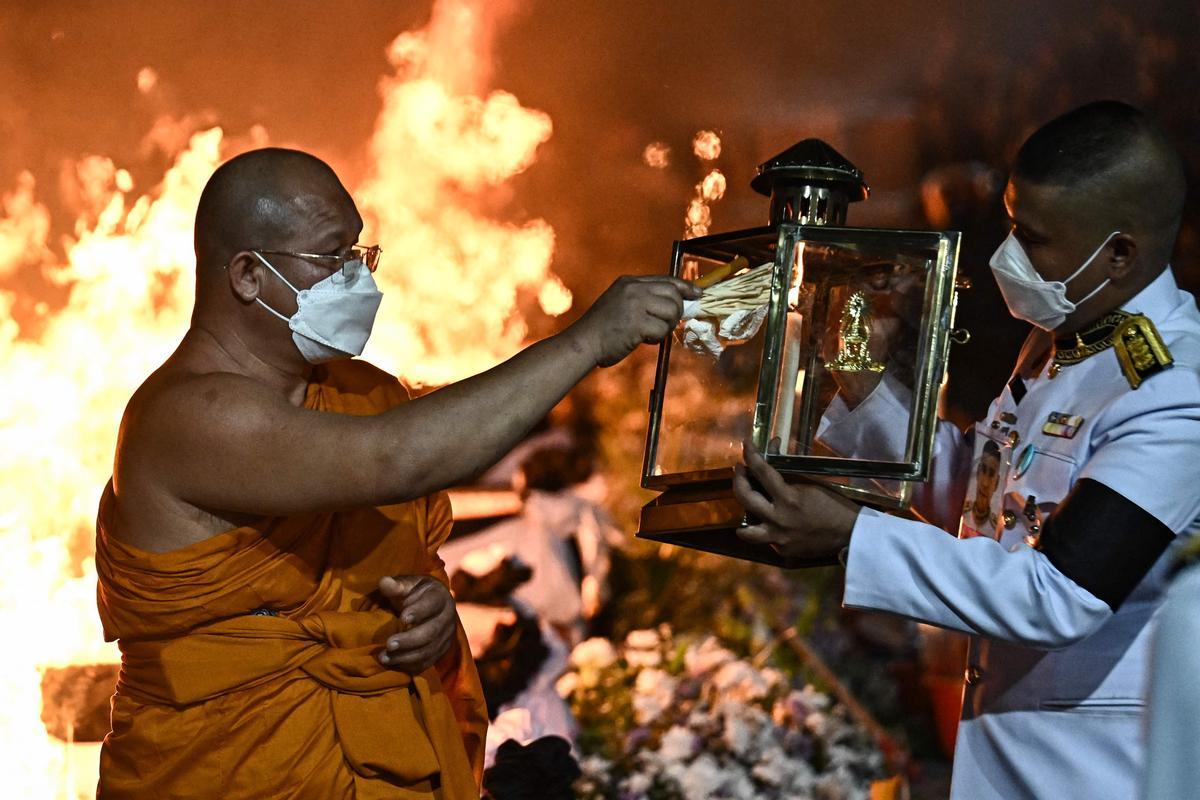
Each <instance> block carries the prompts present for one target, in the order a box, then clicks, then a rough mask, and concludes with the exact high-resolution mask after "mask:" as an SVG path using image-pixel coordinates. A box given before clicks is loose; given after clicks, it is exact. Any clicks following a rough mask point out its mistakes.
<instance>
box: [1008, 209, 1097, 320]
mask: <svg viewBox="0 0 1200 800" xmlns="http://www.w3.org/2000/svg"><path fill="white" fill-rule="evenodd" d="M1118 233H1120V231H1113V232H1112V233H1110V234H1109V235H1108V236H1107V237H1106V238H1105V239H1104V242H1103V243H1102V244H1101V245H1100V246H1099V247H1097V248H1096V252H1094V253H1092V254H1091V256H1089V257H1088V259H1087V261H1084V262H1083V266H1081V267H1080V268H1079V269H1077V270H1075V271H1074V272H1073V273H1071V275H1070V276H1069V277H1068V278H1067V279H1066V280H1065V281H1047V280H1043V279H1042V276H1040V275H1038V273H1037V270H1036V269H1034V268H1033V263H1032V262H1031V261H1030V260H1029V256H1028V255H1027V254H1026V253H1025V248H1024V247H1021V243H1020V242H1019V241H1017V237H1016V236H1015V235H1014V234H1013V233H1009V234H1008V237H1007V238H1006V239H1005V240H1004V241H1003V242H1001V243H1000V246H999V247H997V248H996V252H995V253H993V254H992V260H991V261H990V262H988V264H989V266H991V268H992V274H993V275H995V276H996V283H997V284H998V285H999V286H1000V294H1002V295H1004V303H1005V305H1007V306H1008V313H1010V314H1012V315H1013V316H1014V317H1016V318H1017V319H1023V320H1025V321H1026V322H1031V323H1033V324H1034V325H1036V326H1038V327H1039V328H1042V329H1043V330H1047V331H1052V330H1054V329H1055V328H1057V327H1058V326H1059V325H1062V324H1063V322H1065V321H1066V319H1067V315H1068V314H1070V313H1071V312H1072V311H1074V310H1075V309H1076V308H1078V307H1079V306H1081V305H1083V304H1084V303H1086V302H1087V301H1088V300H1091V299H1092V297H1094V296H1095V295H1096V293H1097V292H1099V291H1100V290H1101V289H1103V288H1104V287H1105V286H1107V285H1108V282H1109V281H1110V280H1111V278H1106V279H1105V280H1104V282H1103V283H1101V284H1100V285H1099V286H1097V287H1096V288H1095V289H1093V290H1092V291H1091V292H1089V293H1088V295H1087V297H1084V298H1082V299H1081V300H1079V301H1078V302H1075V303H1072V302H1071V301H1070V300H1068V299H1067V284H1068V283H1070V282H1071V281H1072V280H1074V279H1075V277H1076V276H1077V275H1079V273H1081V272H1083V271H1084V270H1085V269H1087V268H1088V266H1089V265H1090V264H1091V263H1092V262H1093V261H1094V260H1095V259H1096V256H1098V255H1100V251H1102V250H1103V249H1104V248H1105V247H1106V246H1108V243H1109V241H1111V240H1112V237H1114V236H1116V235H1117V234H1118Z"/></svg>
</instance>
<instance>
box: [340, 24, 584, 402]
mask: <svg viewBox="0 0 1200 800" xmlns="http://www.w3.org/2000/svg"><path fill="white" fill-rule="evenodd" d="M484 10H485V9H484V4H482V3H480V4H479V5H478V7H477V6H476V4H474V3H467V2H462V0H454V2H442V3H439V4H437V5H436V6H435V8H434V12H433V18H432V19H431V21H430V24H429V26H428V28H426V29H425V30H423V31H419V32H416V33H405V34H402V35H401V36H400V37H399V38H397V39H396V41H395V42H393V43H392V47H391V49H390V52H389V54H388V55H389V59H390V60H391V63H392V66H393V67H394V68H395V70H396V71H395V74H394V75H392V76H389V77H388V78H386V79H385V80H384V82H383V94H384V106H383V111H382V113H381V114H380V117H379V120H378V123H377V125H376V128H375V135H374V138H373V139H372V141H371V152H372V155H373V156H374V165H375V169H374V171H373V173H372V174H371V176H370V177H369V178H368V179H367V181H366V183H365V185H363V186H362V187H360V189H359V191H358V192H357V193H356V195H357V197H358V198H359V200H360V203H361V207H362V209H363V212H364V214H365V215H366V216H368V217H369V218H370V220H371V222H372V224H371V226H370V228H369V230H368V232H367V233H366V234H365V235H366V236H368V237H376V238H378V239H379V241H380V243H381V244H382V245H383V248H384V254H385V255H384V258H385V259H387V260H386V261H385V262H384V264H385V268H384V269H381V270H380V272H379V275H378V278H379V282H380V284H381V287H382V288H383V291H384V293H385V299H384V305H383V307H382V308H383V310H382V312H381V318H380V320H379V322H378V323H377V331H378V332H377V333H376V335H375V337H374V338H373V340H372V343H371V345H370V346H369V348H368V351H367V353H366V354H365V355H366V357H367V358H369V359H371V360H372V361H374V362H375V363H378V364H380V365H381V366H383V367H385V368H390V369H391V370H392V371H393V372H396V373H398V374H402V375H404V376H405V377H407V378H408V379H409V380H410V381H412V382H414V383H418V384H432V385H437V384H443V383H448V382H450V381H454V380H457V379H460V378H464V377H466V376H468V375H473V374H475V373H478V372H480V371H482V370H484V369H487V368H489V367H491V366H493V365H495V364H496V363H497V362H498V361H501V360H502V359H504V358H506V357H508V356H510V355H512V354H513V353H515V352H516V351H517V350H518V349H519V348H520V347H521V345H522V344H523V343H524V341H525V339H526V336H527V333H528V332H527V329H526V327H525V324H524V321H523V319H522V318H521V316H520V315H519V314H517V313H515V312H516V311H517V308H518V305H519V301H520V299H521V297H522V295H523V294H524V295H527V296H532V297H533V298H535V299H536V300H537V302H538V303H539V304H540V306H541V309H542V311H543V312H545V313H547V314H551V315H558V314H561V313H563V312H565V311H566V310H567V309H569V308H570V306H571V295H570V292H569V291H568V290H567V289H566V287H565V286H563V285H562V283H561V282H559V280H558V279H557V278H556V277H555V276H554V275H553V273H551V272H550V260H551V257H552V256H553V254H554V230H553V229H552V228H551V227H550V225H549V224H547V223H546V222H545V221H544V220H534V221H532V222H527V223H525V224H522V225H514V224H509V223H505V222H499V221H496V220H492V219H488V218H487V217H485V216H484V215H483V213H482V212H481V211H480V210H479V209H478V206H479V205H481V204H482V201H484V200H486V199H487V198H488V197H489V196H491V195H492V194H493V193H494V191H495V189H496V187H498V186H500V185H501V184H503V183H504V182H505V181H506V180H508V179H509V178H511V177H512V176H513V175H516V174H518V173H520V172H522V171H524V170H525V169H527V168H528V167H529V165H530V164H532V163H533V160H534V157H535V153H536V151H537V148H538V146H539V145H541V144H542V143H543V142H544V141H546V140H547V139H548V138H549V137H550V133H551V130H552V125H551V122H550V118H549V117H548V116H547V115H546V114H543V113H542V112H540V111H534V110H530V109H526V108H524V107H522V106H521V104H520V103H519V102H518V100H517V98H515V97H514V96H512V95H511V94H509V93H507V92H502V91H493V92H490V93H489V94H487V95H486V96H483V95H482V88H483V87H482V77H483V76H485V75H486V69H487V65H486V63H484V62H482V61H480V60H479V58H478V56H477V54H478V53H479V52H481V48H480V41H479V40H480V38H481V37H486V35H487V32H486V30H484V28H485V23H486V21H487V20H486V16H485V13H484Z"/></svg>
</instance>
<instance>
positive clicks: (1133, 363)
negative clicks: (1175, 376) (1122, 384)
mask: <svg viewBox="0 0 1200 800" xmlns="http://www.w3.org/2000/svg"><path fill="white" fill-rule="evenodd" d="M1113 349H1114V350H1116V351H1117V361H1119V362H1120V364H1121V371H1122V372H1124V373H1125V379H1126V380H1127V381H1129V387H1130V388H1131V389H1136V388H1138V387H1139V386H1141V385H1142V381H1144V380H1145V379H1146V378H1148V377H1150V376H1151V375H1153V374H1154V373H1156V372H1162V371H1163V370H1164V369H1166V368H1167V367H1169V366H1171V364H1173V363H1174V359H1173V358H1171V353H1170V351H1169V350H1167V345H1166V343H1164V342H1163V339H1162V336H1161V335H1160V334H1159V332H1158V328H1155V327H1154V323H1153V322H1151V321H1150V320H1149V319H1148V318H1146V317H1144V316H1142V315H1141V314H1136V315H1134V316H1132V317H1129V318H1128V319H1126V320H1125V321H1124V322H1122V323H1121V324H1120V325H1118V326H1117V329H1116V330H1115V331H1114V332H1113Z"/></svg>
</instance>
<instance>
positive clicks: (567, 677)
mask: <svg viewBox="0 0 1200 800" xmlns="http://www.w3.org/2000/svg"><path fill="white" fill-rule="evenodd" d="M578 688H579V673H577V672H565V673H563V676H562V677H561V678H559V679H558V681H557V682H556V683H555V684H554V690H555V691H556V692H558V696H559V697H562V698H564V699H566V698H568V697H570V696H571V695H573V694H575V690H576V689H578Z"/></svg>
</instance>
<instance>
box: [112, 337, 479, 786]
mask: <svg viewBox="0 0 1200 800" xmlns="http://www.w3.org/2000/svg"><path fill="white" fill-rule="evenodd" d="M314 380H315V382H314V383H312V384H310V385H309V387H308V395H307V397H306V399H305V407H306V408H310V409H316V410H319V411H325V412H331V413H341V414H359V415H369V414H377V413H380V412H382V411H384V410H386V409H388V408H391V407H392V406H395V405H397V404H399V403H402V402H404V401H405V400H406V399H407V395H406V393H405V392H404V389H403V388H402V387H401V386H400V384H399V383H398V382H397V381H396V380H395V379H393V378H391V377H389V376H387V375H385V374H384V373H382V372H380V371H379V370H377V369H375V368H374V367H371V366H370V365H368V364H366V363H364V362H355V361H345V362H337V363H335V364H331V365H327V366H325V367H323V368H321V369H320V370H319V371H318V374H317V376H316V377H315V379H314ZM113 500H114V498H113V494H112V485H111V484H109V486H108V488H107V489H106V490H105V492H104V496H103V498H102V499H101V502H100V512H99V516H98V519H97V525H96V567H97V572H98V574H99V590H98V600H99V607H100V616H101V619H102V620H103V622H104V630H105V636H106V638H107V639H108V640H109V641H111V640H113V639H116V640H117V642H118V644H119V646H120V649H121V655H122V665H121V675H120V680H119V682H118V684H117V692H116V696H115V697H114V698H113V702H112V732H111V733H110V734H109V735H108V737H107V738H106V739H105V741H104V746H103V749H102V751H101V756H100V787H99V792H98V797H99V798H101V800H117V799H118V798H154V800H167V799H168V798H222V800H238V799H239V798H247V799H249V798H254V799H255V800H259V799H260V798H297V800H300V799H301V798H322V800H325V799H329V800H342V799H343V798H345V799H346V800H349V798H356V799H357V800H371V799H373V798H404V799H405V800H408V799H409V798H414V799H415V798H445V800H467V798H470V799H471V800H477V799H478V797H479V781H480V778H481V775H482V769H483V752H484V738H485V735H486V731H487V709H486V706H485V703H484V700H483V692H482V690H481V688H480V685H479V677H478V675H477V673H476V671H475V665H474V662H473V661H472V660H471V653H470V650H469V649H468V647H467V639H466V635H465V634H464V632H463V630H462V626H461V625H459V631H458V640H457V644H456V645H455V646H454V647H453V648H452V649H451V651H450V652H449V653H448V654H447V655H446V656H445V657H444V658H443V659H442V660H441V662H440V663H439V664H438V665H437V666H435V667H433V668H431V669H429V670H427V671H425V672H424V673H422V674H420V675H417V676H415V677H411V676H409V675H407V674H405V673H403V672H399V671H397V670H394V669H389V668H387V667H384V666H382V665H381V664H380V663H379V662H378V661H377V660H376V654H377V653H378V652H379V651H380V650H381V649H382V646H383V644H384V642H385V641H386V639H387V637H388V636H390V635H391V634H393V633H396V632H397V631H398V630H399V626H398V622H397V619H396V616H395V614H394V613H393V612H392V610H391V608H390V607H389V606H387V605H386V601H384V600H383V598H382V597H380V596H379V594H378V592H377V590H376V587H377V583H378V581H379V579H380V578H381V577H383V576H385V575H415V574H423V575H432V576H435V577H436V578H437V579H438V580H441V581H443V582H446V581H447V578H446V572H445V569H444V567H443V565H442V562H441V560H440V559H439V558H438V556H437V549H438V546H439V545H440V544H441V543H442V542H443V541H445V539H446V537H447V536H448V534H449V529H450V524H451V518H450V508H449V502H448V501H447V499H446V496H445V495H444V494H436V495H433V496H432V497H429V498H424V499H421V500H416V501H413V502H410V503H404V504H402V505H395V506H383V507H380V508H365V509H360V510H355V511H349V512H338V513H322V514H307V515H302V516H294V517H284V518H274V519H269V520H265V521H263V522H261V523H259V524H256V525H253V526H250V527H245V528H236V529H234V530H230V531H226V532H225V533H222V534H219V535H217V536H214V537H212V538H211V539H207V540H205V541H203V542H199V543H197V544H194V545H190V546H188V547H185V548H183V549H181V550H176V551H173V552H169V553H161V554H154V553H147V552H145V551H141V550H138V549H136V548H133V547H130V546H128V545H125V544H122V543H121V542H120V541H118V539H117V536H119V532H117V531H114V530H113V528H112V524H113V519H114V515H113ZM258 609H271V610H274V611H277V612H278V616H268V615H262V616H256V615H253V614H252V612H254V611H255V610H258Z"/></svg>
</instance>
